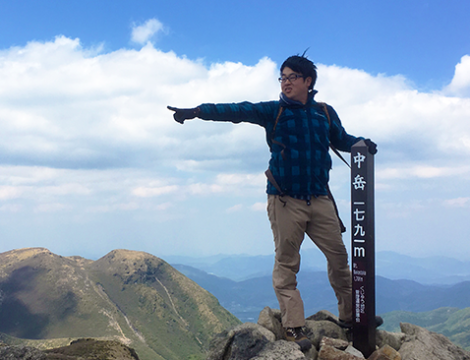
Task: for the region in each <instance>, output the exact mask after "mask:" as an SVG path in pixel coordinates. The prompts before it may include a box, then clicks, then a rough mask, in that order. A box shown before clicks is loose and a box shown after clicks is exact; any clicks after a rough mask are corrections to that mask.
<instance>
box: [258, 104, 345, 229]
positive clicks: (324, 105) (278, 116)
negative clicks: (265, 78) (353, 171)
mask: <svg viewBox="0 0 470 360" xmlns="http://www.w3.org/2000/svg"><path fill="white" fill-rule="evenodd" d="M318 104H320V105H321V106H322V108H323V111H324V112H325V114H326V117H327V119H328V124H330V129H331V118H330V114H329V113H328V107H327V105H326V103H318ZM283 110H284V108H283V107H282V106H280V107H279V112H278V114H277V117H276V121H275V122H274V126H273V130H272V132H271V141H272V142H273V143H274V144H277V145H279V146H281V147H282V150H281V155H282V157H284V149H285V148H286V146H285V145H284V144H282V143H280V142H278V141H276V140H274V131H275V130H276V127H277V123H278V121H279V118H280V116H281V114H282V111H283ZM330 148H331V150H333V152H334V153H335V154H336V155H337V156H338V157H339V158H340V159H341V160H343V162H344V163H345V164H346V165H348V166H349V168H351V166H350V165H349V164H348V162H347V161H346V160H345V159H344V157H343V156H342V155H341V154H340V153H339V151H338V149H336V148H335V147H334V146H333V145H332V144H331V142H330ZM265 175H266V177H267V178H268V180H269V182H270V183H271V184H272V185H273V186H274V187H275V188H276V190H277V191H278V192H279V194H280V196H281V197H282V196H284V195H286V194H285V193H284V192H283V191H282V189H281V187H280V186H279V184H278V183H277V181H276V179H275V178H274V176H273V174H272V172H271V170H270V169H268V170H266V171H265ZM326 191H327V192H328V198H329V199H330V200H331V201H332V202H333V206H334V208H335V212H336V216H337V217H338V221H339V226H340V228H341V232H342V233H344V232H345V231H346V227H345V226H344V224H343V221H342V220H341V218H340V217H339V212H338V207H337V206H336V202H335V199H334V197H333V194H332V193H331V190H330V187H329V186H328V184H326ZM284 206H286V203H285V202H284Z"/></svg>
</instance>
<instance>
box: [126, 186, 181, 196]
mask: <svg viewBox="0 0 470 360" xmlns="http://www.w3.org/2000/svg"><path fill="white" fill-rule="evenodd" d="M178 189H179V187H178V186H176V185H168V186H161V187H143V186H140V187H138V188H135V189H134V190H132V194H133V195H135V196H139V197H152V196H159V195H163V194H170V193H174V192H176V191H178Z"/></svg>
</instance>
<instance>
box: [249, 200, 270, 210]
mask: <svg viewBox="0 0 470 360" xmlns="http://www.w3.org/2000/svg"><path fill="white" fill-rule="evenodd" d="M266 207H267V205H266V202H257V203H255V204H253V205H252V206H251V210H253V211H263V212H264V211H266Z"/></svg>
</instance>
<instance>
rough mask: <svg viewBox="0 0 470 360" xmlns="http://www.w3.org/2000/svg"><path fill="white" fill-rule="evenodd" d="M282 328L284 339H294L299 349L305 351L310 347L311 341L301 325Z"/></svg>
mask: <svg viewBox="0 0 470 360" xmlns="http://www.w3.org/2000/svg"><path fill="white" fill-rule="evenodd" d="M284 330H285V334H286V340H287V341H294V342H295V343H296V344H298V345H299V346H300V350H301V351H307V350H308V349H310V348H311V347H312V343H311V342H310V340H309V339H308V338H307V336H305V334H304V332H303V331H302V328H301V327H296V328H286V329H284Z"/></svg>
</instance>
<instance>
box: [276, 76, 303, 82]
mask: <svg viewBox="0 0 470 360" xmlns="http://www.w3.org/2000/svg"><path fill="white" fill-rule="evenodd" d="M303 77H304V76H303V75H298V74H290V75H289V76H281V77H280V78H279V79H278V80H279V82H280V83H285V82H286V81H287V80H289V81H290V82H291V83H292V82H294V81H295V80H297V79H298V78H303Z"/></svg>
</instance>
